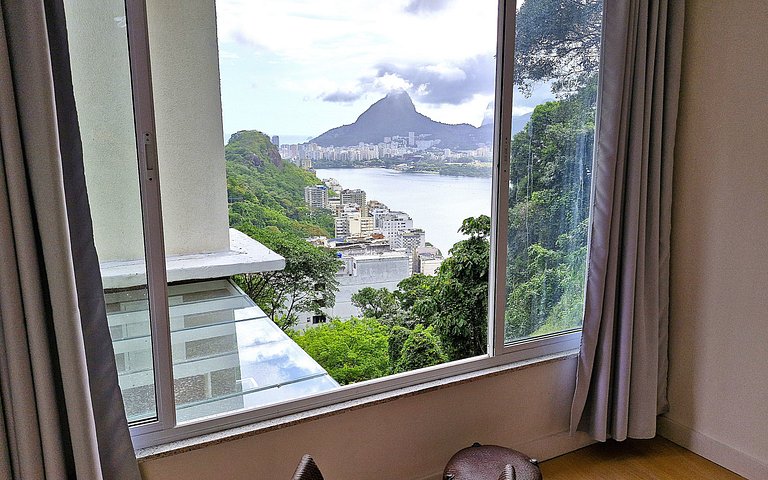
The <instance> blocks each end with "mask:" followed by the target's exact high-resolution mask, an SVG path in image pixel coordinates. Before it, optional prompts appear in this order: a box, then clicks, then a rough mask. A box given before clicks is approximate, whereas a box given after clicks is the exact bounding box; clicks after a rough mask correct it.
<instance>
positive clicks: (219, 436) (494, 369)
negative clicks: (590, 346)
mask: <svg viewBox="0 0 768 480" xmlns="http://www.w3.org/2000/svg"><path fill="white" fill-rule="evenodd" d="M577 355H578V350H568V351H565V352H560V353H556V354H552V355H546V356H541V357H536V358H532V359H529V360H523V361H519V362H513V363H507V364H504V365H498V366H491V367H487V368H483V369H480V370H475V371H472V372H468V373H463V374H459V375H454V376H449V377H445V378H441V379H437V380H431V381H428V382H425V383H421V384H418V385H412V386H408V387H402V388H396V389H393V390H390V391H387V392H384V393H378V394H374V395H369V396H366V397H362V398H357V399H353V400H348V401H343V402H339V403H335V404H333V405H329V406H327V407H320V408H314V409H310V410H306V411H303V412H299V413H294V414H290V415H285V416H282V417H279V418H274V419H270V420H263V421H258V422H255V423H252V424H249V425H244V426H241V427H235V428H228V429H225V430H222V431H219V432H215V433H209V434H205V435H199V436H195V437H191V438H188V439H185V440H179V441H174V442H168V443H164V444H160V445H156V446H153V447H146V448H141V449H138V450H136V458H137V459H138V460H139V462H145V461H149V460H154V459H158V458H163V457H168V456H171V455H176V454H180V453H185V452H190V451H193V450H198V449H201V448H205V447H208V446H212V445H217V444H220V443H224V442H229V441H233V440H239V439H242V438H247V437H251V436H254V435H259V434H262V433H266V432H270V431H273V430H279V429H282V428H286V427H291V426H294V425H298V424H302V423H306V422H311V421H313V420H317V419H320V418H324V417H330V416H333V415H338V414H341V413H345V412H349V411H352V410H357V409H360V408H365V407H370V406H374V405H379V404H382V403H387V402H391V401H393V400H398V399H401V398H406V397H410V396H414V395H419V394H422V393H427V392H433V391H437V390H442V389H444V388H449V387H453V386H456V385H462V384H465V383H470V382H474V381H476V380H482V379H485V378H489V377H493V376H497V375H502V374H505V373H509V372H511V371H516V370H523V369H526V368H530V367H534V366H540V365H545V364H548V363H553V362H559V361H563V360H566V359H570V358H574V357H576V356H577ZM480 361H483V360H480Z"/></svg>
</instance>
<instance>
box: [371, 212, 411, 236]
mask: <svg viewBox="0 0 768 480" xmlns="http://www.w3.org/2000/svg"><path fill="white" fill-rule="evenodd" d="M374 227H375V228H376V229H377V230H378V231H380V232H381V233H382V234H383V235H384V236H385V237H386V238H389V239H394V238H395V236H396V235H397V233H398V232H401V231H403V230H407V229H411V228H413V219H412V218H411V217H410V216H409V215H408V214H407V213H405V212H393V211H390V212H387V213H381V214H379V215H376V216H375V217H374Z"/></svg>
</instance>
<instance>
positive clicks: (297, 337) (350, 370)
mask: <svg viewBox="0 0 768 480" xmlns="http://www.w3.org/2000/svg"><path fill="white" fill-rule="evenodd" d="M288 333H289V335H290V336H291V338H293V340H294V341H295V342H296V343H297V344H298V345H299V346H300V347H301V348H302V349H303V350H304V351H305V352H307V353H308V354H309V355H310V356H311V357H312V358H314V359H315V361H317V363H319V364H320V365H321V366H322V367H323V368H324V369H325V371H327V372H328V374H329V375H330V376H331V377H333V379H334V380H336V381H337V382H339V383H340V384H341V385H347V384H350V383H355V382H362V381H364V380H370V379H372V378H379V377H383V376H385V375H387V374H389V354H388V343H387V337H388V330H387V327H386V326H385V325H383V324H382V323H381V322H379V321H378V320H376V319H372V318H362V319H358V318H352V319H350V320H347V321H341V320H338V319H336V320H333V321H331V322H330V323H325V324H321V325H318V326H316V327H313V328H310V329H308V330H306V331H304V332H303V333H298V332H293V331H290V332H288Z"/></svg>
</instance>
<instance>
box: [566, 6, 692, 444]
mask: <svg viewBox="0 0 768 480" xmlns="http://www.w3.org/2000/svg"><path fill="white" fill-rule="evenodd" d="M604 5H605V6H604V8H605V11H604V16H603V18H604V25H603V47H602V53H601V56H602V58H601V73H600V87H599V97H600V98H599V101H598V123H597V126H596V142H595V145H596V147H595V163H594V169H593V193H592V199H593V200H592V203H593V204H592V215H591V220H590V231H589V252H590V253H589V259H588V265H587V280H586V297H585V314H584V327H583V334H582V344H581V351H580V355H579V363H578V370H577V379H576V389H575V392H574V398H573V404H572V408H571V431H572V432H575V431H576V430H579V431H585V432H587V433H589V434H590V435H592V437H594V438H595V439H597V440H600V441H604V440H606V439H607V438H613V439H616V440H624V439H626V438H627V437H631V438H651V437H653V436H654V435H655V433H656V416H657V415H658V414H659V413H661V412H662V411H664V409H666V407H667V403H666V376H667V326H668V325H667V324H668V304H669V292H668V290H669V279H668V277H669V247H670V229H671V216H670V209H671V194H672V166H673V150H674V141H675V130H676V129H675V127H676V121H677V104H678V97H679V90H680V63H681V56H682V34H683V18H684V8H685V7H684V5H685V4H684V2H682V1H677V0H616V1H606V2H605V4H604Z"/></svg>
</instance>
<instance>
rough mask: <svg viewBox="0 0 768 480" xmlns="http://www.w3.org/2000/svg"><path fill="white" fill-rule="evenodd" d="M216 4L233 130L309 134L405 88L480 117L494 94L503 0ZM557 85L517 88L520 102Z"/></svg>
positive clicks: (441, 117) (292, 139)
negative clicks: (528, 91) (528, 92)
mask: <svg viewBox="0 0 768 480" xmlns="http://www.w3.org/2000/svg"><path fill="white" fill-rule="evenodd" d="M216 11H217V24H218V25H217V26H218V36H219V62H220V70H221V90H222V92H221V93H222V108H223V114H224V133H225V137H227V138H228V137H229V135H230V134H232V133H233V132H235V131H237V130H243V129H256V130H260V131H262V132H264V133H266V134H268V135H280V136H281V143H296V142H298V141H304V140H306V139H308V138H309V137H314V136H317V135H320V134H321V133H323V132H325V131H326V130H329V129H331V128H334V127H338V126H340V125H344V124H349V123H352V122H354V121H355V119H356V118H357V117H358V116H359V115H360V114H361V113H362V112H363V111H365V109H366V108H368V107H369V106H370V105H371V104H373V103H374V102H375V101H377V100H379V99H380V98H382V97H384V96H385V95H386V94H387V93H388V92H390V91H392V90H396V89H405V90H406V91H408V93H409V94H410V96H411V98H412V99H413V101H414V104H415V105H416V109H417V110H418V111H419V112H420V113H423V114H425V115H427V116H429V117H430V118H432V119H433V120H437V121H440V122H445V123H470V124H473V125H475V126H479V125H480V123H481V122H482V120H483V115H484V113H485V111H486V109H487V108H488V105H489V104H490V103H491V102H492V101H493V91H494V77H495V73H494V72H495V58H494V56H495V50H496V21H497V19H496V16H497V4H496V2H493V1H488V0H385V1H382V0H329V1H323V2H318V1H316V0H290V1H288V0H259V1H254V0H218V1H217V2H216ZM549 96H550V95H549V92H548V89H546V88H542V89H539V90H537V91H534V94H533V95H532V97H531V98H523V97H522V96H521V95H517V96H516V98H517V99H516V101H515V112H514V113H515V114H518V115H519V114H524V113H528V112H529V111H531V110H532V109H533V106H535V105H536V104H538V103H540V102H541V101H543V100H544V99H546V98H547V97H549Z"/></svg>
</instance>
